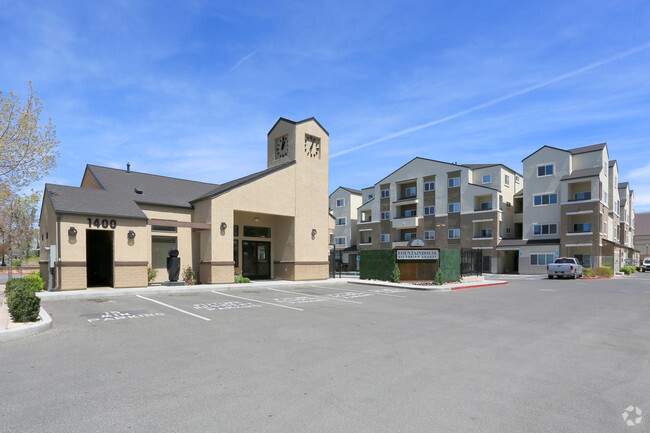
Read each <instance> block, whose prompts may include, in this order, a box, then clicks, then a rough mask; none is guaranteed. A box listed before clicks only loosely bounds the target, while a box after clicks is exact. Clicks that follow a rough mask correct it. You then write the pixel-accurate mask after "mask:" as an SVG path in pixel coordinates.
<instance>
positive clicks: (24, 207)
mask: <svg viewBox="0 0 650 433" xmlns="http://www.w3.org/2000/svg"><path fill="white" fill-rule="evenodd" d="M38 199H39V195H38V194H37V193H33V194H31V195H26V196H22V195H18V194H13V193H11V192H8V193H6V194H5V195H4V197H3V198H2V199H1V200H0V236H1V237H2V242H3V244H4V245H5V247H6V250H7V254H8V255H9V260H8V263H9V276H8V278H9V279H11V277H12V272H13V265H12V263H11V259H12V258H13V254H12V253H13V251H14V250H16V249H22V248H23V247H24V246H25V244H30V243H31V242H32V241H33V240H34V236H35V235H36V229H35V228H34V223H35V222H36V208H37V206H38Z"/></svg>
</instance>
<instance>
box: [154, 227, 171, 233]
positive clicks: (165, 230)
mask: <svg viewBox="0 0 650 433" xmlns="http://www.w3.org/2000/svg"><path fill="white" fill-rule="evenodd" d="M151 231H152V232H170V233H176V232H177V229H176V227H169V226H151Z"/></svg>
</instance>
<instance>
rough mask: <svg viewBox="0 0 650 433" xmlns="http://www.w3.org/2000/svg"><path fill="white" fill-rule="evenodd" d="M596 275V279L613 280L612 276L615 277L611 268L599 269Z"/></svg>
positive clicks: (602, 267) (603, 267)
mask: <svg viewBox="0 0 650 433" xmlns="http://www.w3.org/2000/svg"><path fill="white" fill-rule="evenodd" d="M594 274H595V275H594V276H595V277H601V278H612V276H613V275H614V273H613V272H612V268H610V267H609V266H601V267H599V268H597V269H596V271H595V272H594Z"/></svg>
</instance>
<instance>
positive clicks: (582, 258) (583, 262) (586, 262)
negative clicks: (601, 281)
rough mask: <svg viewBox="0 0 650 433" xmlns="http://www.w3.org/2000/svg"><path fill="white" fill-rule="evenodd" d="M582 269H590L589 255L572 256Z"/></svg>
mask: <svg viewBox="0 0 650 433" xmlns="http://www.w3.org/2000/svg"><path fill="white" fill-rule="evenodd" d="M573 257H574V258H575V259H576V260H577V261H578V263H580V264H581V265H582V266H583V267H585V268H589V267H591V254H574V256H573Z"/></svg>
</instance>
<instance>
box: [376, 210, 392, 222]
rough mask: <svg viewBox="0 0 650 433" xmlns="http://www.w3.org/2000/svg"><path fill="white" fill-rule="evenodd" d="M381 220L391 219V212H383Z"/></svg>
mask: <svg viewBox="0 0 650 433" xmlns="http://www.w3.org/2000/svg"><path fill="white" fill-rule="evenodd" d="M379 215H380V216H379V219H382V220H389V219H390V211H383V212H381V213H380V214H379Z"/></svg>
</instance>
